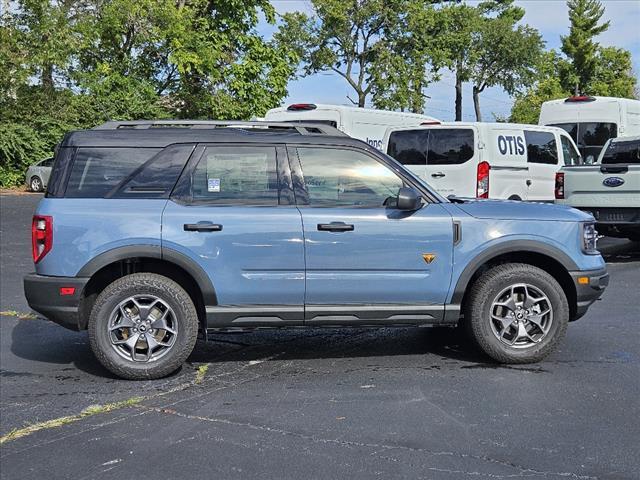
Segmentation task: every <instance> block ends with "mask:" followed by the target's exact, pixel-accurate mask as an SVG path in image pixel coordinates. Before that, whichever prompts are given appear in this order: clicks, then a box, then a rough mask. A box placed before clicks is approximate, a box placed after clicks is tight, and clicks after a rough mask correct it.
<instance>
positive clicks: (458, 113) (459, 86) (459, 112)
mask: <svg viewBox="0 0 640 480" xmlns="http://www.w3.org/2000/svg"><path fill="white" fill-rule="evenodd" d="M461 121H462V78H460V70H459V69H458V70H457V71H456V122H461Z"/></svg>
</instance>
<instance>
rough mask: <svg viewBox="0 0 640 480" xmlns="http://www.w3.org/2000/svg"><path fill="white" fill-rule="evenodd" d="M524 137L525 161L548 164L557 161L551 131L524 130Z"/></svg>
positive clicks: (555, 146)
mask: <svg viewBox="0 0 640 480" xmlns="http://www.w3.org/2000/svg"><path fill="white" fill-rule="evenodd" d="M524 138H525V141H526V142H527V161H528V162H529V163H545V164H550V165H555V164H557V163H558V146H557V144H556V137H555V135H554V134H553V133H549V132H535V131H531V130H525V131H524Z"/></svg>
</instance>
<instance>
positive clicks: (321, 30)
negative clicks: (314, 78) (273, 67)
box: [278, 0, 404, 107]
mask: <svg viewBox="0 0 640 480" xmlns="http://www.w3.org/2000/svg"><path fill="white" fill-rule="evenodd" d="M403 4H404V2H403V1H401V0H390V1H387V0H312V5H313V10H314V15H313V16H312V17H311V18H309V17H307V16H306V15H304V14H300V13H295V14H285V15H284V22H283V24H282V26H281V29H280V34H279V36H278V39H279V41H280V42H284V41H289V42H291V43H292V44H294V45H296V49H297V51H298V52H299V53H302V54H303V57H302V59H301V60H302V68H303V71H304V74H305V75H309V74H313V73H317V72H322V71H332V72H334V73H336V74H338V75H339V76H341V77H342V78H344V79H345V80H346V82H347V83H348V84H349V85H350V86H351V88H353V90H354V91H355V95H356V99H355V100H353V99H351V98H350V97H348V98H349V100H351V101H352V103H354V104H355V105H358V106H359V107H364V106H365V103H366V101H367V97H368V96H369V94H370V93H371V92H372V89H373V84H372V83H371V82H370V79H371V77H372V75H373V72H374V69H375V66H374V65H375V63H376V61H377V59H380V58H382V62H383V63H384V64H386V65H390V64H391V63H394V62H393V60H392V59H390V58H389V57H388V56H387V52H386V48H387V47H386V46H385V43H384V39H385V38H386V35H385V33H386V32H387V31H388V30H390V29H392V28H393V27H394V25H396V22H397V21H398V15H399V12H400V11H401V7H402V5H403ZM394 64H395V65H398V63H394Z"/></svg>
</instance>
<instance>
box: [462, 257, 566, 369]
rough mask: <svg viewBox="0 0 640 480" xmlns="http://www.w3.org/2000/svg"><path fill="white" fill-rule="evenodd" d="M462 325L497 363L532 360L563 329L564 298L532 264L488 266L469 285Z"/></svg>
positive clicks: (546, 352) (547, 350) (554, 343)
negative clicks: (470, 285)
mask: <svg viewBox="0 0 640 480" xmlns="http://www.w3.org/2000/svg"><path fill="white" fill-rule="evenodd" d="M464 321H465V326H466V328H467V331H468V332H469V334H470V336H471V338H472V340H473V341H474V342H475V343H476V344H477V345H478V346H479V347H480V349H481V350H482V351H483V352H484V353H486V354H487V355H489V356H490V357H491V358H493V359H494V360H497V361H498V362H501V363H532V362H538V361H540V360H542V359H543V358H545V357H546V356H547V355H549V354H550V353H551V352H552V351H553V350H554V349H555V347H556V346H557V345H558V343H559V342H560V341H561V340H562V338H563V337H564V335H565V332H566V329H567V324H568V322H569V304H568V302H567V298H566V295H565V293H564V291H563V290H562V287H561V286H560V285H559V284H558V282H557V281H556V280H555V278H553V277H552V276H551V275H549V274H548V273H547V272H545V271H544V270H541V269H540V268H537V267H534V266H533V265H528V264H522V263H509V264H504V265H499V266H496V267H493V268H491V269H490V270H488V271H487V272H485V273H484V274H483V275H482V276H480V278H478V280H477V281H476V282H475V283H474V285H473V286H472V287H471V291H470V292H469V297H468V301H467V302H466V305H465V315H464Z"/></svg>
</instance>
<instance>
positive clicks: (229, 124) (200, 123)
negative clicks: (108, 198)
mask: <svg viewBox="0 0 640 480" xmlns="http://www.w3.org/2000/svg"><path fill="white" fill-rule="evenodd" d="M172 127H175V128H190V129H216V128H238V129H242V130H272V131H273V130H276V131H277V130H288V131H290V132H296V133H298V134H300V135H332V136H346V135H345V134H344V133H343V132H341V131H340V130H338V129H337V128H335V127H332V126H331V125H326V124H321V123H313V121H310V122H309V123H306V122H305V123H292V122H268V121H260V120H255V121H241V120H122V121H120V120H111V121H108V122H105V123H103V124H102V125H98V126H97V127H94V128H93V129H94V130H119V129H132V130H147V129H151V128H172Z"/></svg>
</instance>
